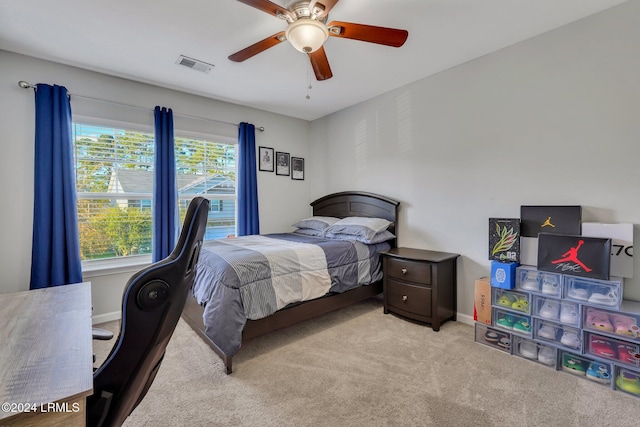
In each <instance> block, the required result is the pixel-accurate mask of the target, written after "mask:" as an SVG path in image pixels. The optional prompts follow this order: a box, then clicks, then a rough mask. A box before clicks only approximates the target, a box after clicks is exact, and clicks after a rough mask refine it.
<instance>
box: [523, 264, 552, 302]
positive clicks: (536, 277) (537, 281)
mask: <svg viewBox="0 0 640 427" xmlns="http://www.w3.org/2000/svg"><path fill="white" fill-rule="evenodd" d="M562 280H563V275H562V274H559V273H550V272H546V271H540V270H538V269H537V268H535V267H532V266H528V265H521V266H519V267H517V268H516V284H515V287H516V290H520V291H525V292H530V293H532V294H538V295H545V296H549V297H553V298H562Z"/></svg>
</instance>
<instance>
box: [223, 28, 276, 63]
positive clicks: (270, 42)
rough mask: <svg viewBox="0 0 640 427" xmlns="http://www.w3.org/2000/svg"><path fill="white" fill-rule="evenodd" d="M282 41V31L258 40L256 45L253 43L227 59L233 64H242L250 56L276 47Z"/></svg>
mask: <svg viewBox="0 0 640 427" xmlns="http://www.w3.org/2000/svg"><path fill="white" fill-rule="evenodd" d="M284 40H286V38H285V36H284V31H280V32H279V33H277V34H274V35H272V36H271V37H267V38H266V39H264V40H260V41H259V42H258V43H254V44H252V45H251V46H249V47H245V48H244V49H242V50H240V51H238V52H236V53H234V54H233V55H230V56H229V59H230V60H232V61H235V62H242V61H244V60H245V59H249V58H251V57H252V56H254V55H257V54H259V53H260V52H262V51H265V50H267V49H269V48H270V47H273V46H275V45H277V44H278V43H282V42H283V41H284Z"/></svg>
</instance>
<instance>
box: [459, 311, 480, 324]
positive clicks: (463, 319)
mask: <svg viewBox="0 0 640 427" xmlns="http://www.w3.org/2000/svg"><path fill="white" fill-rule="evenodd" d="M456 321H458V322H460V323H464V324H465V325H471V326H473V324H474V323H475V321H474V320H473V317H472V316H469V315H468V314H461V313H457V314H456Z"/></svg>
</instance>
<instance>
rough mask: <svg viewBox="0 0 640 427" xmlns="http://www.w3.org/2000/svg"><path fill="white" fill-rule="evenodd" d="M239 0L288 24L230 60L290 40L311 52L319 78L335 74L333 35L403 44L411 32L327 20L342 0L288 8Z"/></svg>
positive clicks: (302, 0)
mask: <svg viewBox="0 0 640 427" xmlns="http://www.w3.org/2000/svg"><path fill="white" fill-rule="evenodd" d="M238 1H239V2H241V3H244V4H247V5H249V6H253V7H255V8H256V9H259V10H261V11H263V12H266V13H268V14H270V15H273V16H275V17H276V18H280V19H283V20H285V21H287V24H288V25H287V28H286V30H285V31H280V32H279V33H276V34H274V35H272V36H270V37H267V38H266V39H264V40H261V41H259V42H257V43H254V44H252V45H251V46H249V47H246V48H244V49H242V50H240V51H238V52H236V53H234V54H233V55H231V56H229V59H230V60H232V61H235V62H242V61H244V60H246V59H249V58H251V57H252V56H254V55H257V54H258V53H260V52H263V51H265V50H267V49H269V48H270V47H273V46H275V45H277V44H279V43H281V42H283V41H285V40H289V42H290V43H291V44H292V45H293V47H294V48H296V49H297V50H299V51H300V52H303V53H306V54H308V55H309V59H310V60H311V66H312V67H313V71H314V73H315V75H316V79H318V80H327V79H330V78H331V77H332V76H333V73H332V72H331V67H330V66H329V60H328V59H327V55H326V53H325V51H324V47H323V44H324V42H325V41H326V40H327V38H329V37H340V38H347V39H353V40H360V41H364V42H369V43H376V44H382V45H386V46H393V47H400V46H402V45H403V44H404V42H405V41H406V40H407V36H408V35H409V33H408V32H407V31H406V30H399V29H395V28H386V27H376V26H373V25H363V24H354V23H351V22H341V21H332V22H329V23H328V24H327V23H326V22H327V18H328V15H329V11H330V10H331V9H332V8H333V6H335V4H336V3H338V0H291V1H289V2H288V3H287V6H286V8H284V7H282V6H280V5H277V4H275V3H273V2H271V1H269V0H238Z"/></svg>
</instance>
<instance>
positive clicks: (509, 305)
mask: <svg viewBox="0 0 640 427" xmlns="http://www.w3.org/2000/svg"><path fill="white" fill-rule="evenodd" d="M491 292H492V294H493V297H492V303H491V304H492V305H493V306H494V307H499V308H503V309H506V310H509V311H513V312H514V313H524V314H529V313H530V312H531V301H530V297H529V294H527V293H524V292H516V291H511V290H506V289H502V288H495V287H492V288H491Z"/></svg>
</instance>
